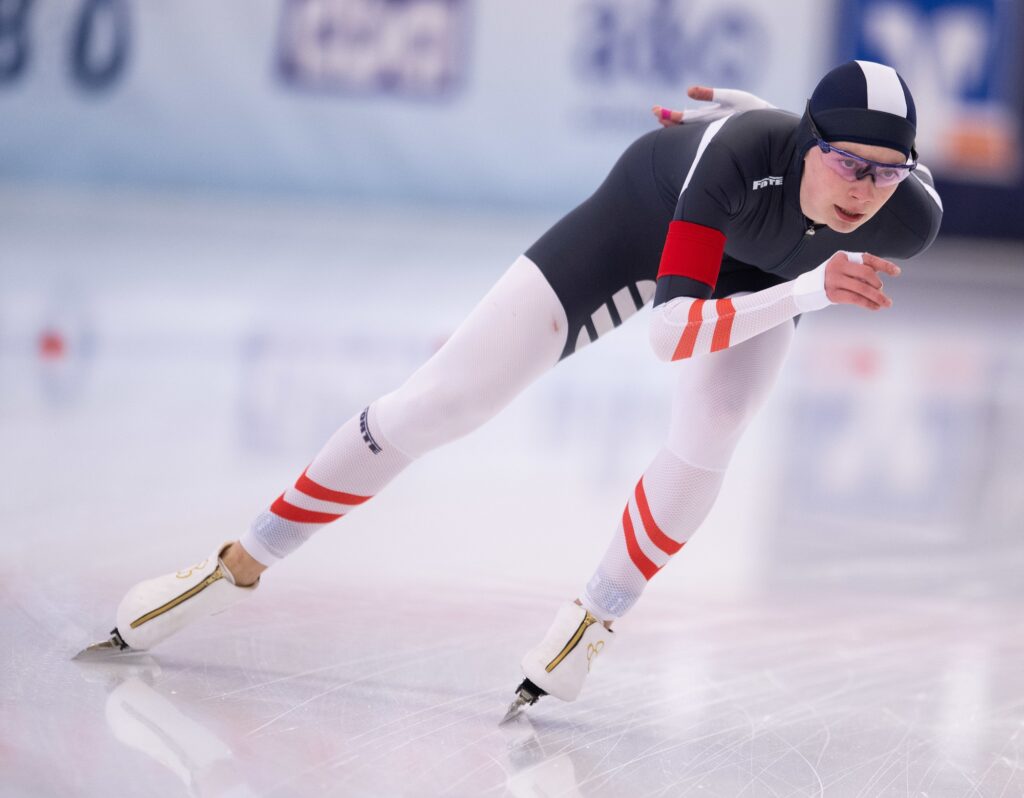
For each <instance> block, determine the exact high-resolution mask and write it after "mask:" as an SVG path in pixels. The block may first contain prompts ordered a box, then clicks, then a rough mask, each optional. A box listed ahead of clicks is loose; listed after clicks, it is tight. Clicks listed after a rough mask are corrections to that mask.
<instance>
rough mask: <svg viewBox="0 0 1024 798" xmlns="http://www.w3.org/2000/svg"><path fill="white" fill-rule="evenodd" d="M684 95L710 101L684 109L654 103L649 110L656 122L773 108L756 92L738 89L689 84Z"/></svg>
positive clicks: (678, 122) (668, 123) (668, 124)
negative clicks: (673, 108)
mask: <svg viewBox="0 0 1024 798" xmlns="http://www.w3.org/2000/svg"><path fill="white" fill-rule="evenodd" d="M686 96H687V97H689V98H690V99H691V100H696V101H697V102H703V103H712V104H711V105H709V106H707V107H704V108H690V109H688V110H684V111H673V110H672V109H671V108H665V107H663V106H661V105H656V106H654V108H652V109H651V111H652V112H653V113H654V116H655V118H656V119H657V120H658V124H660V125H661V126H662V127H672V126H674V125H682V124H684V123H686V122H691V123H692V122H714V121H715V120H716V119H721V118H722V117H724V116H728V115H729V114H735V113H739V112H740V111H753V110H758V109H761V108H774V107H775V106H774V105H772V104H771V103H769V102H767V101H765V100H762V99H761V98H760V97H758V96H757V95H756V94H751V93H750V92H748V91H740V90H739V89H712V88H708V87H707V86H690V88H688V89H687V90H686Z"/></svg>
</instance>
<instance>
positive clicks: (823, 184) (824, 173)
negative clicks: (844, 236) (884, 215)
mask: <svg viewBox="0 0 1024 798" xmlns="http://www.w3.org/2000/svg"><path fill="white" fill-rule="evenodd" d="M830 143H831V144H834V145H835V146H836V147H838V148H839V149H841V150H845V151H846V152H849V153H852V154H853V155H859V156H860V157H861V158H867V159H868V160H870V161H878V162H880V163H891V164H902V163H905V162H906V160H907V159H906V158H905V157H904V155H903V153H901V152H900V151H899V150H891V149H889V148H888V147H874V146H870V145H868V144H856V143H854V142H852V141H833V142H830ZM826 157H827V156H826V154H825V153H823V152H822V151H821V148H819V147H811V148H810V149H809V150H808V151H807V154H806V155H805V156H804V175H803V178H802V179H801V181H800V209H801V210H802V211H803V212H804V216H806V217H807V218H808V219H810V220H811V221H812V222H815V223H817V224H825V225H828V226H829V227H830V228H832V229H833V230H835V231H836V232H837V233H852V232H853V231H854V230H856V229H857V228H858V227H860V226H861V225H862V224H864V223H865V222H866V221H867V220H868V219H870V218H871V217H872V216H874V215H875V214H876V213H878V209H879V208H881V207H882V206H883V205H885V203H886V201H887V200H888V199H889V197H891V196H892V195H893V194H894V193H895V192H896V189H897V188H898V187H899V185H898V184H893V185H891V186H885V187H882V188H879V187H878V186H876V185H875V181H874V180H873V179H872V178H871V176H870V175H868V176H865V177H862V178H861V179H860V180H854V181H852V182H851V181H848V180H846V179H845V178H843V177H842V176H841V175H839V174H838V173H836V171H835V170H833V169H831V168H830V167H829V166H828V164H826V163H825V160H824V159H825V158H826Z"/></svg>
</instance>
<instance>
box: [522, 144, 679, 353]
mask: <svg viewBox="0 0 1024 798" xmlns="http://www.w3.org/2000/svg"><path fill="white" fill-rule="evenodd" d="M657 136H658V133H657V132H656V133H652V134H648V135H646V136H643V137H641V138H640V139H638V140H637V141H636V142H634V143H633V144H632V145H631V146H630V147H629V148H628V149H627V150H626V151H625V153H623V155H622V157H621V158H619V160H618V162H617V163H616V164H615V166H614V167H613V168H612V170H611V172H610V173H609V174H608V177H607V178H606V179H605V181H604V182H603V183H602V184H601V186H600V187H599V188H598V189H597V191H595V192H594V194H593V195H592V196H590V197H589V198H588V199H587V200H586V201H585V202H583V203H582V204H581V205H579V206H578V207H577V208H575V209H574V210H572V211H571V212H570V213H568V214H567V215H566V216H564V217H563V218H562V219H561V220H559V221H558V222H557V223H556V224H555V225H554V226H553V227H552V228H551V229H550V230H548V231H547V232H546V233H545V234H544V235H543V236H541V238H540V239H539V240H538V241H537V242H536V243H535V244H534V245H533V246H531V247H530V248H529V249H528V250H527V251H526V254H527V256H528V257H529V258H530V259H531V260H533V261H534V262H535V263H536V264H537V266H538V267H539V268H540V270H541V272H542V273H543V274H544V276H545V277H546V278H547V280H548V282H549V283H550V284H551V286H552V288H553V289H554V291H555V293H556V294H557V295H558V298H559V300H560V301H561V303H562V306H563V307H564V308H565V311H566V316H567V319H568V324H569V329H568V335H567V336H566V342H565V348H564V351H563V352H562V357H568V356H569V355H571V354H572V353H573V352H575V351H577V350H579V349H580V348H581V347H583V346H585V345H586V344H588V343H590V342H591V341H596V340H597V339H598V338H599V337H600V336H602V335H604V334H605V333H606V332H608V331H610V330H612V329H614V328H615V327H618V326H619V325H620V324H622V323H623V322H624V321H625V320H626V319H628V318H629V317H630V316H632V315H633V314H634V313H636V312H637V310H639V309H640V308H642V307H643V306H644V305H645V304H646V303H647V302H648V301H650V299H651V298H652V297H653V296H654V287H655V280H656V279H657V274H658V264H659V262H660V259H661V249H662V246H663V244H664V242H665V234H666V232H667V231H668V225H669V222H670V221H671V218H672V212H673V209H674V202H673V201H672V199H671V198H669V199H666V198H665V197H664V196H663V192H661V191H659V188H658V186H657V184H656V182H655V175H654V170H653V164H652V158H653V151H654V146H655V142H656V140H657Z"/></svg>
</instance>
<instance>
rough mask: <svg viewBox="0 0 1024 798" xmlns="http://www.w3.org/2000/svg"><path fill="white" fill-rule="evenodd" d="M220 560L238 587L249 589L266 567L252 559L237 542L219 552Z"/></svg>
mask: <svg viewBox="0 0 1024 798" xmlns="http://www.w3.org/2000/svg"><path fill="white" fill-rule="evenodd" d="M220 560H221V562H222V563H223V565H224V567H225V568H227V569H228V571H229V572H230V574H231V577H232V579H233V580H234V583H235V584H236V585H237V586H238V587H251V586H252V585H254V584H256V582H258V581H259V578H260V574H262V573H263V572H264V571H265V570H267V567H266V566H265V565H263V563H261V562H259V561H258V560H255V559H253V557H252V556H251V555H250V554H249V552H247V551H246V550H245V549H244V548H242V544H241V543H239V542H238V541H237V540H236V541H235V542H234V543H229V544H228V546H227V548H226V549H224V551H222V552H221V555H220Z"/></svg>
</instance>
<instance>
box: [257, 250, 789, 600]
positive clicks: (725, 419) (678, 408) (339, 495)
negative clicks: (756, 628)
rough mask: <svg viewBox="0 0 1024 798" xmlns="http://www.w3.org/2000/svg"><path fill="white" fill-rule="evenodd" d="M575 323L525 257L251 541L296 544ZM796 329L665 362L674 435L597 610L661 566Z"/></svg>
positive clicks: (616, 543) (598, 587)
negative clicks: (673, 378)
mask: <svg viewBox="0 0 1024 798" xmlns="http://www.w3.org/2000/svg"><path fill="white" fill-rule="evenodd" d="M566 336H567V321H566V314H565V311H564V309H563V308H562V304H561V302H560V301H559V299H558V297H557V296H556V295H555V292H554V290H553V289H552V288H551V286H550V284H549V283H548V282H547V280H546V279H545V278H544V276H543V275H542V274H541V272H540V270H539V269H538V268H537V266H536V265H535V264H534V263H533V262H532V261H530V260H529V259H528V258H526V257H525V256H521V257H519V258H518V259H517V260H516V261H515V263H513V264H512V266H511V267H510V268H509V270H508V271H507V272H506V273H505V274H504V275H503V276H502V278H501V279H500V280H499V281H498V282H497V283H496V284H495V285H494V287H493V288H492V289H491V290H490V291H489V292H488V293H487V295H486V296H485V297H484V298H483V299H482V300H481V301H480V303H479V304H478V305H477V306H476V308H474V309H473V311H472V312H471V313H470V314H469V316H468V317H467V318H466V319H465V321H463V323H462V324H461V325H460V326H459V328H458V329H457V330H456V331H455V332H454V333H453V334H452V336H451V338H449V339H448V341H447V342H446V343H445V344H444V345H443V346H442V347H441V349H440V350H438V352H437V353H435V354H434V356H433V357H431V358H430V360H428V361H427V362H426V363H425V364H424V365H423V366H421V367H420V368H419V369H418V370H417V371H416V372H415V373H414V374H413V375H412V376H411V377H410V378H409V379H408V380H407V381H406V382H405V383H404V384H403V385H402V386H401V387H399V388H398V389H397V390H395V391H392V392H391V393H389V394H387V395H385V396H383V397H381V398H380V399H378V400H377V401H376V402H374V403H373V404H371V405H370V407H369V408H368V410H367V411H365V412H364V413H363V414H361V415H360V416H357V417H355V418H353V419H350V420H349V421H348V422H347V423H346V424H345V425H343V426H342V427H341V429H339V430H338V432H337V433H335V435H334V436H333V437H332V438H331V440H330V441H329V442H328V443H327V445H326V446H325V447H324V448H323V449H322V450H321V451H320V453H319V454H318V455H317V456H316V458H315V459H314V460H313V462H312V463H311V464H310V466H309V468H307V469H306V471H305V472H303V475H302V476H301V477H300V478H299V480H298V481H297V482H296V483H295V485H294V486H293V487H291V488H289V489H288V490H287V491H285V493H283V494H281V497H280V498H279V499H278V500H277V501H276V502H275V503H274V504H273V505H272V506H271V507H270V508H268V509H267V510H266V511H264V512H263V513H262V514H261V515H260V516H259V517H258V518H257V519H256V521H255V522H254V523H253V525H252V527H251V528H250V530H249V532H248V533H246V535H244V536H243V538H242V543H243V546H244V547H245V548H246V549H247V550H248V551H249V553H250V554H252V555H253V556H254V557H255V558H256V559H257V560H259V561H260V562H262V563H264V564H265V565H270V564H271V563H273V562H274V561H276V560H277V559H279V558H280V557H283V556H285V555H287V554H289V553H290V552H291V551H293V550H294V549H296V548H298V546H299V545H301V544H302V543H303V542H304V541H305V540H306V539H308V538H309V537H310V535H312V533H313V532H315V531H316V530H317V529H319V528H320V527H321V526H323V525H324V524H325V523H328V522H330V521H332V520H334V519H336V518H339V517H341V516H342V515H344V514H346V513H347V512H349V511H350V510H351V509H352V508H353V507H355V506H356V505H358V504H361V503H362V502H364V501H366V500H368V499H369V498H371V497H372V496H374V495H376V493H378V492H379V491H380V490H381V489H382V488H383V487H384V486H385V485H386V484H387V483H388V482H390V481H391V479H393V478H394V477H395V476H396V475H397V474H398V473H399V472H400V471H401V470H402V469H403V468H404V467H405V466H406V465H408V464H409V463H410V462H411V461H412V460H413V459H415V458H418V457H419V456H421V455H423V454H425V453H426V452H428V451H430V450H431V449H433V448H436V447H438V446H440V445H441V444H443V443H447V442H448V441H452V440H455V439H456V438H459V437H461V436H462V435H465V434H466V433H468V432H471V431H472V430H474V429H476V428H477V427H478V426H480V425H481V424H483V423H484V422H485V421H487V420H488V419H490V418H492V417H493V416H494V415H496V414H497V413H498V411H499V410H501V409H502V408H503V407H505V405H507V404H508V403H509V402H510V401H512V399H513V398H515V397H516V396H517V395H518V394H519V393H520V391H522V390H523V389H524V388H525V387H526V386H527V385H529V384H530V383H531V382H533V380H535V379H536V378H537V377H539V376H540V375H541V374H543V373H545V372H546V371H547V370H548V369H550V368H551V367H552V366H554V365H555V364H556V363H557V362H558V360H559V357H560V356H561V354H562V351H563V349H564V347H565V343H566ZM792 337H793V324H792V323H791V322H789V321H787V322H785V323H783V324H780V325H779V326H778V327H775V328H772V329H770V330H769V331H767V332H765V333H763V334H761V335H758V336H756V337H754V338H752V339H750V340H748V341H745V342H744V343H742V344H738V345H736V346H735V347H732V348H729V349H726V350H723V351H721V352H716V353H714V354H711V355H706V356H703V357H697V358H694V359H692V360H688V361H684V362H680V363H676V364H674V365H672V366H669V367H670V368H676V369H678V371H679V379H678V381H677V384H676V388H675V392H674V396H673V402H672V421H671V424H670V426H669V432H668V438H667V440H666V442H665V446H664V447H663V448H662V450H661V451H660V452H659V453H658V454H657V455H656V457H655V458H654V461H653V462H652V464H651V466H650V467H649V468H648V469H647V471H646V472H645V474H644V477H643V479H642V480H641V483H640V484H638V489H637V491H636V493H635V494H634V497H633V498H631V499H630V504H629V505H628V506H627V509H626V512H625V513H624V516H623V518H624V520H623V522H621V523H620V524H619V528H618V530H617V532H616V535H615V537H614V538H613V540H612V545H611V546H610V547H609V550H608V553H607V554H606V555H605V558H604V560H603V561H602V563H601V566H600V567H599V569H598V572H597V573H596V574H595V576H594V578H593V579H592V580H591V582H590V584H589V585H588V589H587V592H586V593H585V595H584V602H585V603H586V604H587V606H588V608H589V609H591V611H592V612H594V613H595V614H597V615H599V616H600V617H602V618H604V619H607V618H612V617H618V616H619V615H621V614H622V613H623V612H625V610H626V609H628V608H629V607H630V606H631V605H632V603H633V602H635V601H636V598H637V597H639V594H640V592H641V591H642V589H643V587H644V585H645V584H646V582H647V580H648V579H649V578H650V575H652V574H650V573H649V572H650V571H651V569H652V568H654V569H655V570H656V568H657V567H660V566H661V565H664V563H665V562H666V561H667V559H668V557H669V556H670V554H669V553H668V552H669V551H674V550H675V548H678V544H679V543H680V542H682V541H684V540H685V539H686V538H687V537H688V536H689V535H690V534H692V533H693V532H694V531H695V530H696V529H697V527H698V526H699V525H700V523H701V521H702V520H703V519H704V516H705V515H706V513H707V512H708V510H710V508H711V505H712V503H713V502H714V498H715V496H716V495H717V493H718V489H719V486H720V484H721V479H722V474H723V473H724V470H725V467H726V466H727V464H728V462H729V458H730V456H731V455H732V451H733V448H734V447H735V445H736V442H737V441H738V439H739V436H740V434H741V433H742V431H743V429H744V427H745V426H746V424H747V422H748V421H749V420H750V418H751V416H752V415H753V414H754V412H755V411H756V410H757V409H758V408H759V407H760V406H761V404H762V402H763V401H764V398H765V396H766V395H767V393H768V390H769V388H770V387H771V385H772V383H773V382H774V381H775V378H776V376H777V374H778V371H779V367H780V366H781V364H782V362H783V360H784V358H785V354H786V351H787V350H788V347H789V343H790V340H791V339H792ZM637 354H638V357H644V356H653V355H651V354H650V353H648V352H642V353H637ZM628 529H632V534H631V535H630V534H629V533H628V531H627V530H628ZM666 541H669V542H666ZM659 543H660V546H659ZM638 551H639V552H640V556H638V555H637V552H638Z"/></svg>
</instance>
